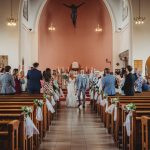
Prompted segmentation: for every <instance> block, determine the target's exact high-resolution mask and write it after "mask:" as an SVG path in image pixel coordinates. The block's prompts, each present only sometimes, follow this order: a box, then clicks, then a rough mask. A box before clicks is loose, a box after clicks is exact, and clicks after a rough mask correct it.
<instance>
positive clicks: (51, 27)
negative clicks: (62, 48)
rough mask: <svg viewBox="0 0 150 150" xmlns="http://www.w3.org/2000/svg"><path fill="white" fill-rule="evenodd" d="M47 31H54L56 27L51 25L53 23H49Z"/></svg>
mask: <svg viewBox="0 0 150 150" xmlns="http://www.w3.org/2000/svg"><path fill="white" fill-rule="evenodd" d="M48 30H49V31H55V30H56V28H55V27H54V26H53V24H52V23H51V25H50V26H49V27H48Z"/></svg>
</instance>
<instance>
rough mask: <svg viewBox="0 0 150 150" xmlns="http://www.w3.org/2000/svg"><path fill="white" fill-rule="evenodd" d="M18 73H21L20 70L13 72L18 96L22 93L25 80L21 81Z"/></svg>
mask: <svg viewBox="0 0 150 150" xmlns="http://www.w3.org/2000/svg"><path fill="white" fill-rule="evenodd" d="M18 73H19V71H18V69H14V70H13V77H14V81H15V90H16V94H19V93H21V84H22V83H23V80H20V78H19V74H18Z"/></svg>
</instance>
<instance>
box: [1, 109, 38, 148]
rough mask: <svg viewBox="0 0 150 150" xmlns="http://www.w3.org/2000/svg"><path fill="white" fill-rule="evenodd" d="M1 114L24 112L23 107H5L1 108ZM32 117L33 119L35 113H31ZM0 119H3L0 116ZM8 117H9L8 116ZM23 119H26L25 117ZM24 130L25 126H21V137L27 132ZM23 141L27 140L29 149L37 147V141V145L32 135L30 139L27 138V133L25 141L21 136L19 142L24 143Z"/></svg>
mask: <svg viewBox="0 0 150 150" xmlns="http://www.w3.org/2000/svg"><path fill="white" fill-rule="evenodd" d="M0 114H11V115H14V114H15V115H17V114H18V115H19V114H22V109H21V108H9V109H5V108H4V109H0ZM30 118H31V119H32V120H33V113H31V114H30ZM0 119H1V117H0ZM6 119H8V118H7V117H6ZM23 121H25V118H24V120H23ZM24 125H25V124H24ZM23 130H25V126H21V127H20V130H19V137H20V135H21V134H22V132H25V131H23ZM23 142H26V145H27V149H29V150H33V148H34V147H36V143H35V145H34V143H33V137H31V138H30V139H27V137H26V135H25V134H24V141H23V139H22V138H21V139H20V138H19V143H23Z"/></svg>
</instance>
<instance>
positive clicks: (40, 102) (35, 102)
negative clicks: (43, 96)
mask: <svg viewBox="0 0 150 150" xmlns="http://www.w3.org/2000/svg"><path fill="white" fill-rule="evenodd" d="M34 104H35V105H36V106H38V107H41V108H42V106H43V100H38V99H35V100H34Z"/></svg>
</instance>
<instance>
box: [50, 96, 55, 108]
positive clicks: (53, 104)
mask: <svg viewBox="0 0 150 150" xmlns="http://www.w3.org/2000/svg"><path fill="white" fill-rule="evenodd" d="M51 104H52V106H55V104H56V102H55V100H54V98H53V96H52V97H51Z"/></svg>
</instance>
